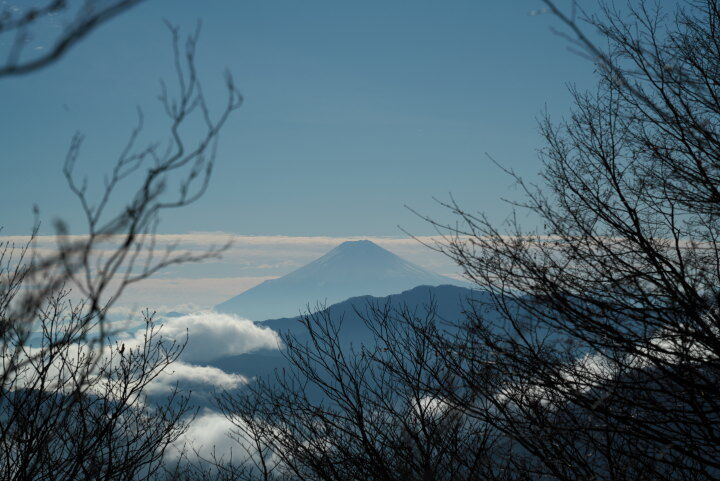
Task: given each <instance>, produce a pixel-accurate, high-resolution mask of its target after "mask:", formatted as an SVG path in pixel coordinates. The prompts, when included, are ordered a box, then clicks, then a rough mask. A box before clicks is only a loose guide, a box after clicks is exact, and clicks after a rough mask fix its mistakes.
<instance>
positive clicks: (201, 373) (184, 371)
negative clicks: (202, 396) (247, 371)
mask: <svg viewBox="0 0 720 481" xmlns="http://www.w3.org/2000/svg"><path fill="white" fill-rule="evenodd" d="M247 382H248V380H247V378H246V377H244V376H241V375H238V374H231V373H227V372H225V371H223V370H222V369H218V368H216V367H212V366H196V365H193V364H187V363H184V362H182V361H175V362H174V363H172V364H171V365H170V367H169V368H167V369H166V370H165V371H163V372H162V373H161V374H160V375H159V376H158V377H157V378H155V379H154V380H153V381H152V383H150V384H149V385H148V386H147V388H146V389H145V393H146V394H149V395H160V394H167V393H170V392H171V391H172V390H173V389H174V388H175V386H176V384H177V385H180V386H182V388H183V389H184V390H187V389H193V390H198V389H202V390H210V391H212V390H213V389H221V390H224V389H227V390H230V389H235V388H237V387H240V386H241V385H243V384H246V383H247Z"/></svg>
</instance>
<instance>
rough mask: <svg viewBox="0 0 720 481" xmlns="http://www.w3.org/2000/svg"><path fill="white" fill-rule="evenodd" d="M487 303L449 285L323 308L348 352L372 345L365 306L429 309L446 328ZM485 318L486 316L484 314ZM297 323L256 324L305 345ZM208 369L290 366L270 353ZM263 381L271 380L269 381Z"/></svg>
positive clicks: (263, 370)
mask: <svg viewBox="0 0 720 481" xmlns="http://www.w3.org/2000/svg"><path fill="white" fill-rule="evenodd" d="M488 302H490V296H489V294H488V293H487V292H484V291H475V290H472V289H469V288H465V287H458V286H451V285H441V286H435V287H431V286H418V287H415V288H413V289H410V290H407V291H404V292H401V293H399V294H392V295H389V296H384V297H374V296H358V297H352V298H350V299H346V300H344V301H342V302H339V303H337V304H333V305H331V306H329V307H327V308H326V311H327V314H328V317H329V318H330V319H331V320H332V321H333V322H338V323H340V324H339V327H338V335H339V339H338V340H339V341H340V346H342V348H343V349H349V348H350V346H351V345H354V346H355V347H356V348H357V347H359V346H360V345H362V344H364V345H367V346H370V345H372V344H373V343H374V336H373V332H372V330H371V329H370V328H369V327H368V326H367V324H366V323H365V319H364V317H368V318H369V317H372V316H371V314H370V312H369V311H368V307H369V306H386V307H387V308H388V309H389V310H390V311H391V312H399V311H400V310H402V309H407V310H408V311H409V312H412V313H415V315H417V316H418V317H419V318H425V316H426V313H427V312H428V311H429V310H430V307H431V305H432V312H433V313H434V316H435V319H436V320H437V321H439V322H440V323H441V325H442V326H445V327H446V328H447V327H448V326H451V325H453V324H456V323H457V324H459V323H462V321H463V319H465V311H466V310H468V309H470V306H473V305H475V306H479V305H482V304H485V303H488ZM485 314H486V315H487V316H490V314H489V313H488V312H485ZM300 319H301V317H300V316H295V317H290V318H283V319H270V320H266V321H261V322H258V323H257V324H258V325H259V326H262V327H269V328H270V329H272V330H274V331H276V332H278V333H280V334H290V335H292V336H294V337H295V338H297V339H299V340H300V341H301V342H305V341H306V340H307V336H308V331H307V329H306V327H305V325H304V324H302V323H300V322H298V321H299V320H300ZM208 365H210V366H213V367H217V368H219V369H222V370H223V371H226V372H231V373H235V374H242V375H244V376H247V377H249V378H253V377H258V376H260V377H267V376H271V377H272V374H273V372H274V371H275V370H281V369H290V363H289V361H288V360H287V359H286V358H285V356H284V355H283V353H282V351H280V350H273V349H261V350H258V351H253V352H250V353H245V354H238V355H233V356H223V357H220V358H218V359H215V360H212V361H210V362H208ZM267 379H270V380H272V379H271V378H267Z"/></svg>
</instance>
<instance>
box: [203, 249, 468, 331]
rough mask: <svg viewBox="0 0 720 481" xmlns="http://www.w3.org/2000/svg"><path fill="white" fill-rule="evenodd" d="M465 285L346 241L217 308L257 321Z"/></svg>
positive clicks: (385, 251) (384, 250) (383, 251)
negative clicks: (359, 299) (356, 299)
mask: <svg viewBox="0 0 720 481" xmlns="http://www.w3.org/2000/svg"><path fill="white" fill-rule="evenodd" d="M443 284H445V285H465V284H464V283H462V282H460V281H457V280H455V279H452V278H450V277H445V276H441V275H439V274H435V273H434V272H431V271H429V270H427V269H424V268H422V267H420V266H418V265H416V264H413V263H411V262H408V261H406V260H404V259H402V258H401V257H399V256H397V255H395V254H393V253H392V252H390V251H388V250H386V249H383V248H382V247H380V246H378V245H377V244H375V243H374V242H371V241H368V240H360V241H348V242H343V243H342V244H340V245H339V246H337V247H335V248H334V249H333V250H331V251H330V252H328V253H327V254H325V255H324V256H322V257H320V258H319V259H317V260H315V261H313V262H311V263H309V264H307V265H305V266H303V267H301V268H299V269H297V270H295V271H293V272H291V273H289V274H287V275H285V276H283V277H280V278H278V279H271V280H268V281H265V282H263V283H261V284H259V285H257V286H255V287H253V288H251V289H248V290H247V291H245V292H243V293H241V294H239V295H237V296H235V297H233V298H232V299H229V300H228V301H225V302H223V303H222V304H218V305H217V306H215V309H216V310H218V311H220V312H229V313H233V314H238V315H240V316H243V317H247V318H249V319H252V320H255V321H261V320H265V319H273V318H280V317H291V316H296V315H298V314H299V313H300V312H301V311H304V310H306V308H307V307H308V306H310V308H313V307H315V306H316V305H317V304H318V303H320V304H324V305H331V304H334V303H337V302H340V301H343V300H345V299H348V298H350V297H357V296H363V295H370V296H387V295H390V294H396V293H400V292H403V291H406V290H408V289H412V288H414V287H417V286H421V285H427V286H438V285H443Z"/></svg>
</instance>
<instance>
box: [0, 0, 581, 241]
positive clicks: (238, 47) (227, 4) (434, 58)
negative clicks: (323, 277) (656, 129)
mask: <svg viewBox="0 0 720 481" xmlns="http://www.w3.org/2000/svg"><path fill="white" fill-rule="evenodd" d="M541 7H542V4H541V2H539V1H537V0H513V1H478V0H454V1H450V2H440V1H432V2H431V1H424V0H412V1H398V0H382V1H379V0H364V1H354V2H350V1H337V0H333V1H321V0H313V1H308V2H298V1H290V0H248V1H234V0H203V1H191V0H151V1H149V2H147V3H145V4H142V5H140V6H139V7H137V8H135V9H134V10H132V11H131V12H129V13H127V14H125V15H123V16H121V17H119V18H117V19H115V20H113V21H111V22H110V23H108V24H106V25H105V26H103V27H101V28H100V29H99V30H97V31H96V32H95V33H94V34H93V35H92V36H91V37H90V38H89V39H88V40H86V41H83V42H82V43H81V44H80V45H79V46H78V47H77V48H76V49H74V50H73V51H72V52H71V53H70V54H69V55H68V56H67V57H66V58H65V59H63V60H62V61H61V62H60V63H58V64H55V65H53V66H52V67H49V68H46V69H44V70H42V71H40V72H37V73H34V74H31V75H26V76H23V77H19V78H11V79H3V80H2V81H0V105H2V115H0V132H2V134H1V135H0V152H2V175H0V192H2V195H3V197H4V201H3V211H2V214H3V215H2V220H1V221H0V222H1V223H2V225H3V226H4V231H3V234H6V235H7V234H17V235H20V234H26V233H27V232H28V230H29V228H30V226H31V224H32V215H31V213H32V205H33V204H34V203H37V204H38V205H39V207H40V209H41V213H42V218H43V219H44V220H45V221H47V220H50V219H52V218H55V217H62V218H63V219H65V220H67V221H69V222H70V225H71V227H72V230H73V231H74V232H76V233H82V232H83V224H82V223H81V222H79V221H78V213H79V211H78V208H77V202H76V201H75V199H74V198H73V197H72V196H71V195H70V194H69V192H68V190H67V189H66V187H65V185H64V183H63V181H62V178H61V175H60V169H61V165H62V161H63V158H64V154H65V151H66V149H67V146H68V143H69V138H70V136H71V135H72V134H73V132H75V131H76V130H80V131H83V132H84V133H85V134H86V135H87V138H88V140H87V145H86V149H85V151H84V155H83V157H81V160H80V164H79V166H78V168H79V169H81V170H82V171H84V172H87V174H88V176H89V177H90V179H91V180H92V179H96V180H99V179H101V174H102V173H103V172H104V171H106V170H107V169H108V168H109V166H110V165H111V164H112V161H113V159H114V158H115V155H116V153H117V152H118V150H119V148H120V146H121V145H122V142H123V140H124V139H125V137H126V134H127V132H128V131H129V129H130V128H131V126H132V125H133V122H134V118H135V106H136V105H141V106H143V107H144V108H145V110H146V111H147V114H148V117H149V119H150V120H149V122H148V128H149V132H148V134H149V135H150V136H152V134H154V133H156V131H155V129H159V128H160V126H161V125H162V124H161V123H160V121H161V120H162V117H160V112H159V111H158V109H157V108H156V105H157V102H156V100H155V96H156V94H157V91H158V89H157V87H158V79H159V78H160V77H162V76H165V77H170V78H171V72H170V69H169V67H170V56H169V52H170V50H169V35H168V33H167V30H166V29H165V28H164V26H163V24H162V19H163V18H167V19H168V20H170V21H172V22H174V23H176V24H178V25H179V26H181V27H183V28H186V29H190V28H192V27H193V25H194V22H195V20H196V19H202V21H203V33H202V37H201V43H200V46H199V52H198V55H199V69H200V71H201V73H202V77H203V79H204V81H205V88H206V91H210V92H213V93H217V94H218V95H211V97H214V100H216V101H217V100H219V99H220V97H219V94H220V93H221V87H222V83H221V82H220V74H221V73H222V70H223V69H224V68H225V67H227V68H229V69H230V70H231V71H232V72H233V73H234V74H235V76H236V78H237V83H238V85H239V87H240V89H241V91H242V93H243V94H244V96H245V99H246V101H245V104H244V106H243V108H242V109H241V110H240V111H239V112H237V115H236V116H235V118H233V119H232V120H231V121H230V122H229V124H228V125H227V128H226V129H225V131H224V132H223V134H222V139H221V144H220V151H219V157H218V160H217V168H216V171H215V176H214V178H213V180H212V184H211V187H210V190H209V192H208V193H207V195H206V196H205V197H204V198H203V199H202V200H201V201H200V202H198V203H197V204H195V205H193V206H191V207H189V208H186V209H184V210H183V211H182V212H178V213H172V214H169V215H166V216H165V217H164V219H163V224H162V226H161V231H162V232H167V233H184V232H192V231H225V232H232V233H237V234H243V235H289V236H297V235H311V236H312V235H327V236H365V235H375V236H394V235H400V234H401V233H400V231H399V230H398V228H397V225H398V224H399V225H401V226H403V227H405V228H407V229H409V230H410V231H411V232H413V233H416V234H419V235H422V234H428V233H430V232H432V229H431V228H430V226H428V225H426V224H425V223H423V222H421V221H419V220H418V219H417V218H415V217H414V215H413V214H412V213H410V212H409V211H407V210H406V209H405V208H404V207H403V206H404V205H405V204H408V205H410V206H412V207H414V208H416V209H418V210H420V211H423V212H428V213H430V214H432V215H434V216H437V217H438V218H441V219H443V218H445V219H449V216H447V215H446V214H445V213H444V211H443V210H441V209H439V208H438V207H437V206H436V205H435V203H434V201H433V199H432V198H433V197H439V198H442V199H446V198H447V196H448V193H450V192H451V193H452V194H453V195H454V196H455V197H456V198H457V199H458V200H459V201H460V202H461V203H462V204H463V205H465V206H467V207H468V208H470V209H476V210H484V211H487V212H489V213H490V214H491V215H492V216H493V217H494V218H498V219H499V218H502V217H503V216H504V215H506V214H507V213H508V208H507V206H505V205H504V204H503V203H501V202H500V201H499V198H500V197H503V196H505V197H507V196H511V197H512V196H513V195H517V192H514V191H508V188H509V186H510V185H511V184H512V183H511V181H510V179H508V178H507V176H506V175H505V174H503V173H502V172H501V171H500V170H499V169H498V168H497V167H495V166H494V165H492V164H491V162H490V161H489V160H488V159H487V158H486V157H485V152H488V153H490V154H492V155H493V156H494V157H495V158H497V159H498V160H499V161H500V162H501V163H503V164H504V165H506V166H507V167H510V168H513V169H515V170H517V171H518V172H520V173H522V174H524V175H526V176H528V177H530V178H532V177H533V176H534V175H535V173H536V172H537V170H538V168H539V162H538V160H537V156H536V153H535V150H536V149H537V148H538V147H539V146H540V145H541V139H540V137H539V135H538V133H537V124H536V119H537V117H538V116H539V115H540V114H541V112H542V111H543V109H544V108H545V107H547V109H548V110H549V111H550V112H551V114H553V115H555V116H557V117H559V116H560V115H562V114H564V113H567V111H568V108H569V106H570V104H569V100H570V99H569V94H568V93H567V89H566V86H567V84H568V83H574V84H577V85H578V86H580V87H590V86H591V85H592V83H593V82H594V79H593V74H592V71H593V67H592V65H591V64H590V63H589V62H587V61H586V60H584V59H582V58H579V57H578V56H576V55H574V54H573V53H571V52H569V51H568V50H567V48H566V47H567V45H566V42H565V41H564V40H562V39H560V38H559V37H557V36H556V35H553V34H552V33H551V32H550V26H551V25H553V24H555V23H556V21H554V19H553V18H552V17H551V16H550V15H537V16H532V15H529V12H530V11H532V10H535V9H538V8H541ZM158 132H161V131H160V130H158ZM46 225H47V224H46Z"/></svg>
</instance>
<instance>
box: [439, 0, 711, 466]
mask: <svg viewBox="0 0 720 481" xmlns="http://www.w3.org/2000/svg"><path fill="white" fill-rule="evenodd" d="M545 3H546V4H547V5H548V9H549V11H551V12H552V13H554V14H555V15H556V16H557V17H558V18H559V19H560V20H561V21H562V22H563V23H564V25H565V27H567V30H566V31H565V32H564V33H562V34H563V35H565V36H566V37H567V38H568V39H570V40H571V41H572V42H574V44H575V45H576V46H577V47H578V49H580V50H581V51H582V52H583V54H584V55H586V56H588V57H589V58H591V59H592V60H593V61H594V62H596V65H597V67H598V69H597V70H598V74H599V76H600V82H599V85H598V89H597V90H596V91H594V92H581V91H578V90H572V91H571V93H572V95H573V98H574V101H575V108H574V110H573V112H572V114H571V115H570V116H569V118H567V119H566V120H564V121H562V122H561V123H559V124H554V123H553V122H552V121H551V120H550V119H546V120H544V121H543V122H542V124H541V131H542V134H543V135H544V137H545V141H546V146H545V148H544V149H543V150H542V151H541V157H542V160H543V163H544V171H543V176H542V179H543V181H542V183H541V184H540V185H531V184H528V183H526V182H524V181H523V179H521V178H520V177H519V176H517V175H515V174H514V173H513V172H511V171H510V172H509V173H510V174H511V175H513V176H514V177H515V179H516V180H517V182H518V183H519V185H520V186H521V187H522V189H523V191H524V193H525V194H526V196H525V200H524V201H521V202H518V203H517V204H516V207H517V208H518V209H520V210H529V211H530V212H532V213H533V214H534V217H535V218H537V219H539V224H540V225H541V227H539V228H537V229H530V230H527V229H524V228H523V227H522V226H521V225H520V224H519V223H518V222H517V221H516V220H515V218H516V217H515V216H513V217H512V218H511V219H510V220H509V222H508V223H507V224H505V225H504V226H497V225H495V224H494V223H492V222H490V221H489V220H488V219H487V218H486V217H485V216H484V215H483V214H475V213H472V212H468V211H466V210H465V209H463V208H462V207H461V206H459V205H457V204H456V203H454V202H450V203H448V204H447V206H448V207H449V208H450V209H452V211H454V212H455V213H456V214H457V215H458V216H459V217H460V219H461V220H462V221H463V223H462V226H461V227H458V226H457V225H440V224H438V223H435V225H436V226H437V227H438V228H439V229H440V230H441V232H444V233H445V234H446V242H445V243H440V244H438V245H436V246H435V248H437V249H438V250H440V251H442V252H444V253H446V254H447V255H449V256H450V257H452V258H453V259H454V260H456V261H457V263H458V264H459V265H460V266H462V268H463V269H464V271H465V274H466V275H467V277H469V278H470V279H472V280H473V281H474V282H475V283H476V284H477V285H478V286H480V287H481V288H483V289H484V290H487V291H488V292H490V293H492V302H490V303H489V306H477V309H476V310H475V312H474V313H472V315H470V316H469V319H468V321H467V322H466V323H465V325H464V328H465V329H464V332H463V334H462V335H459V336H457V337H455V338H454V339H452V340H447V339H445V340H442V341H440V342H437V343H436V346H437V352H439V353H448V352H451V353H452V355H446V356H445V359H446V363H445V370H444V371H442V372H443V373H445V372H447V371H448V370H449V371H450V372H452V373H453V374H454V375H455V376H457V378H458V379H462V381H463V389H462V390H461V391H460V392H465V393H474V396H473V397H474V398H475V399H476V403H475V404H468V403H467V402H466V400H467V396H464V397H457V396H456V394H455V392H456V391H454V390H445V392H444V393H443V396H445V397H446V398H447V399H448V400H449V402H452V403H456V404H457V406H458V407H459V408H460V407H461V406H464V407H463V408H464V409H465V410H466V411H468V412H469V413H471V415H473V416H474V417H476V418H477V419H480V420H482V421H484V422H486V423H489V424H491V425H492V426H493V427H495V428H496V429H498V430H499V431H501V432H503V433H504V434H505V435H506V436H508V437H509V438H511V439H513V440H514V441H515V442H517V443H519V444H520V445H521V446H522V454H523V455H524V456H525V457H526V460H527V462H526V465H527V466H529V467H531V468H532V470H533V472H535V473H537V476H539V477H542V478H547V479H718V477H720V464H718V459H720V452H718V447H719V446H720V443H718V441H719V440H720V437H719V436H720V390H719V389H718V386H719V384H718V380H719V379H720V378H719V374H720V363H719V359H720V358H719V357H718V356H719V355H720V330H719V328H720V318H719V317H718V313H719V311H718V299H719V297H718V296H719V295H720V292H718V286H719V285H720V283H719V281H720V269H719V267H720V262H719V261H720V254H719V251H718V232H719V230H718V228H719V227H720V225H719V224H718V220H719V219H720V217H719V216H718V214H719V213H720V211H719V210H718V205H719V204H718V199H720V197H718V191H717V189H718V185H719V184H718V181H719V180H720V177H718V175H719V174H720V170H718V169H719V168H720V163H718V159H720V156H719V155H718V154H719V153H720V151H719V150H718V147H719V146H720V135H719V134H720V132H719V131H718V128H719V127H720V115H719V114H720V103H719V102H718V85H720V82H719V80H720V77H718V75H719V73H720V64H718V59H720V55H718V54H719V53H720V51H719V50H718V47H719V46H720V36H719V35H718V30H717V27H718V25H719V22H720V8H719V5H718V3H717V2H716V1H712V0H708V1H692V2H690V1H689V2H683V3H682V4H681V5H680V6H679V7H678V8H677V10H675V11H673V12H670V14H667V13H665V12H663V11H662V10H661V9H660V8H654V7H650V6H649V5H648V4H646V3H645V2H640V3H638V4H635V5H628V6H627V7H625V8H623V9H622V10H615V9H614V8H612V7H610V6H604V7H602V10H601V15H599V16H590V15H585V14H583V12H582V11H580V10H577V12H578V13H577V15H576V14H575V13H573V12H570V13H565V12H563V11H561V10H560V9H559V8H557V7H556V6H555V5H554V4H553V3H552V2H549V1H547V2H545ZM583 22H585V25H590V26H592V27H594V28H596V29H597V31H598V32H599V34H600V35H601V36H602V37H603V39H604V40H606V41H607V42H608V44H609V48H608V49H607V50H602V49H600V48H598V47H597V46H596V45H595V44H593V43H592V42H591V41H590V40H589V36H588V35H586V34H585V33H584V31H583V27H582V25H583ZM488 308H489V310H488ZM498 313H499V315H498ZM452 399H455V400H454V401H450V400H452ZM517 454H518V453H513V455H514V456H517Z"/></svg>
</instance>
